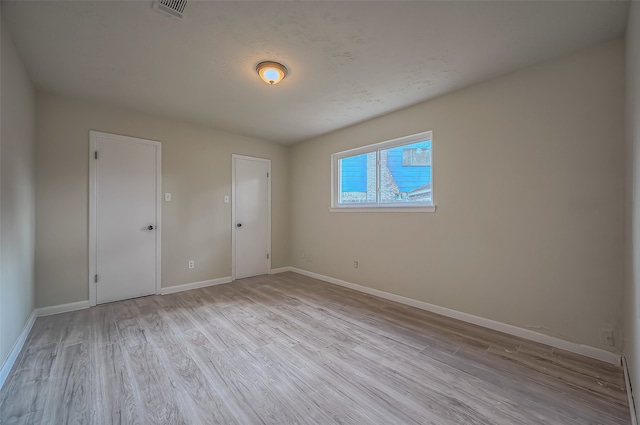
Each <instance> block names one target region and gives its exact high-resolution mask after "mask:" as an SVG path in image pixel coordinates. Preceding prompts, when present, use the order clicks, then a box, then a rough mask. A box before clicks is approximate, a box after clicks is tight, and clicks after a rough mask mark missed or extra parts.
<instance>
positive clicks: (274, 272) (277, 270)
mask: <svg viewBox="0 0 640 425" xmlns="http://www.w3.org/2000/svg"><path fill="white" fill-rule="evenodd" d="M290 271H293V267H289V266H287V267H280V268H277V269H271V271H270V272H269V274H278V273H285V272H290Z"/></svg>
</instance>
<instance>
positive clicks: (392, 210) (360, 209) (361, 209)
mask: <svg viewBox="0 0 640 425" xmlns="http://www.w3.org/2000/svg"><path fill="white" fill-rule="evenodd" d="M329 212H357V213H363V212H364V213H372V212H378V213H380V212H382V213H397V212H399V213H433V212H436V206H435V205H434V206H431V207H397V206H388V207H379V206H375V207H337V208H336V207H331V208H329Z"/></svg>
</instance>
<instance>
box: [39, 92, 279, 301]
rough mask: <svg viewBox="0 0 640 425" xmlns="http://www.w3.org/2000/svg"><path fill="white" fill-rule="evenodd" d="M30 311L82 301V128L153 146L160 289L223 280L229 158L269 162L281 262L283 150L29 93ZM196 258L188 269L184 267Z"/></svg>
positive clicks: (227, 265) (227, 264) (275, 245)
mask: <svg viewBox="0 0 640 425" xmlns="http://www.w3.org/2000/svg"><path fill="white" fill-rule="evenodd" d="M36 117H37V118H36V123H37V124H36V138H37V149H36V169H37V180H36V181H37V199H36V205H37V212H36V214H37V215H36V218H37V228H36V305H37V306H38V307H42V306H49V305H57V304H64V303H70V302H75V301H83V300H87V299H88V296H89V292H88V283H87V276H88V274H89V271H88V270H89V269H88V267H89V266H88V253H87V246H88V239H87V238H88V235H87V227H88V221H87V220H88V212H87V208H88V191H89V189H88V187H89V186H88V169H89V165H88V164H89V163H88V155H89V130H98V131H103V132H107V133H115V134H122V135H126V136H133V137H140V138H144V139H151V140H158V141H160V142H162V190H163V192H171V193H172V198H173V200H172V202H170V203H165V202H163V207H162V286H163V287H168V286H173V285H179V284H185V283H192V282H199V281H204V280H209V279H216V278H221V277H227V276H231V207H230V205H231V204H230V203H228V204H225V203H224V202H223V198H224V195H231V154H233V153H237V154H243V155H250V156H256V157H262V158H268V159H271V160H272V170H273V180H272V267H273V268H277V267H283V266H287V265H289V257H288V243H289V233H288V232H289V230H288V227H289V225H288V221H289V220H288V218H289V217H288V214H289V207H288V206H289V200H288V184H289V183H288V182H289V174H288V169H289V153H288V149H287V147H285V146H281V145H278V144H273V143H268V142H264V141H260V140H256V139H251V138H246V137H241V136H237V135H233V134H229V133H224V132H220V131H215V130H212V129H209V128H206V127H201V126H196V125H192V124H188V123H183V122H177V121H172V120H169V119H162V118H159V117H154V116H149V115H145V114H141V113H137V112H133V111H126V110H121V109H117V108H112V107H107V106H100V105H94V104H90V103H87V102H82V101H78V100H72V99H67V98H63V97H59V96H56V95H52V94H46V93H38V95H37V114H36ZM188 260H195V262H196V268H195V269H192V270H189V269H188V268H187V262H188Z"/></svg>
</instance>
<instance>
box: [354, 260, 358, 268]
mask: <svg viewBox="0 0 640 425" xmlns="http://www.w3.org/2000/svg"><path fill="white" fill-rule="evenodd" d="M353 268H354V269H357V268H358V262H357V261H354V262H353Z"/></svg>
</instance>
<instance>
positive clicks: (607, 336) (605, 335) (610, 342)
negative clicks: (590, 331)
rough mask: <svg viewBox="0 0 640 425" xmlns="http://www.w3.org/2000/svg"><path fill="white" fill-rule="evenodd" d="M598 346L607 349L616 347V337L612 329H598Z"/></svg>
mask: <svg viewBox="0 0 640 425" xmlns="http://www.w3.org/2000/svg"><path fill="white" fill-rule="evenodd" d="M600 344H602V345H607V346H609V347H613V346H615V345H616V335H615V332H614V330H613V329H600Z"/></svg>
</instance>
